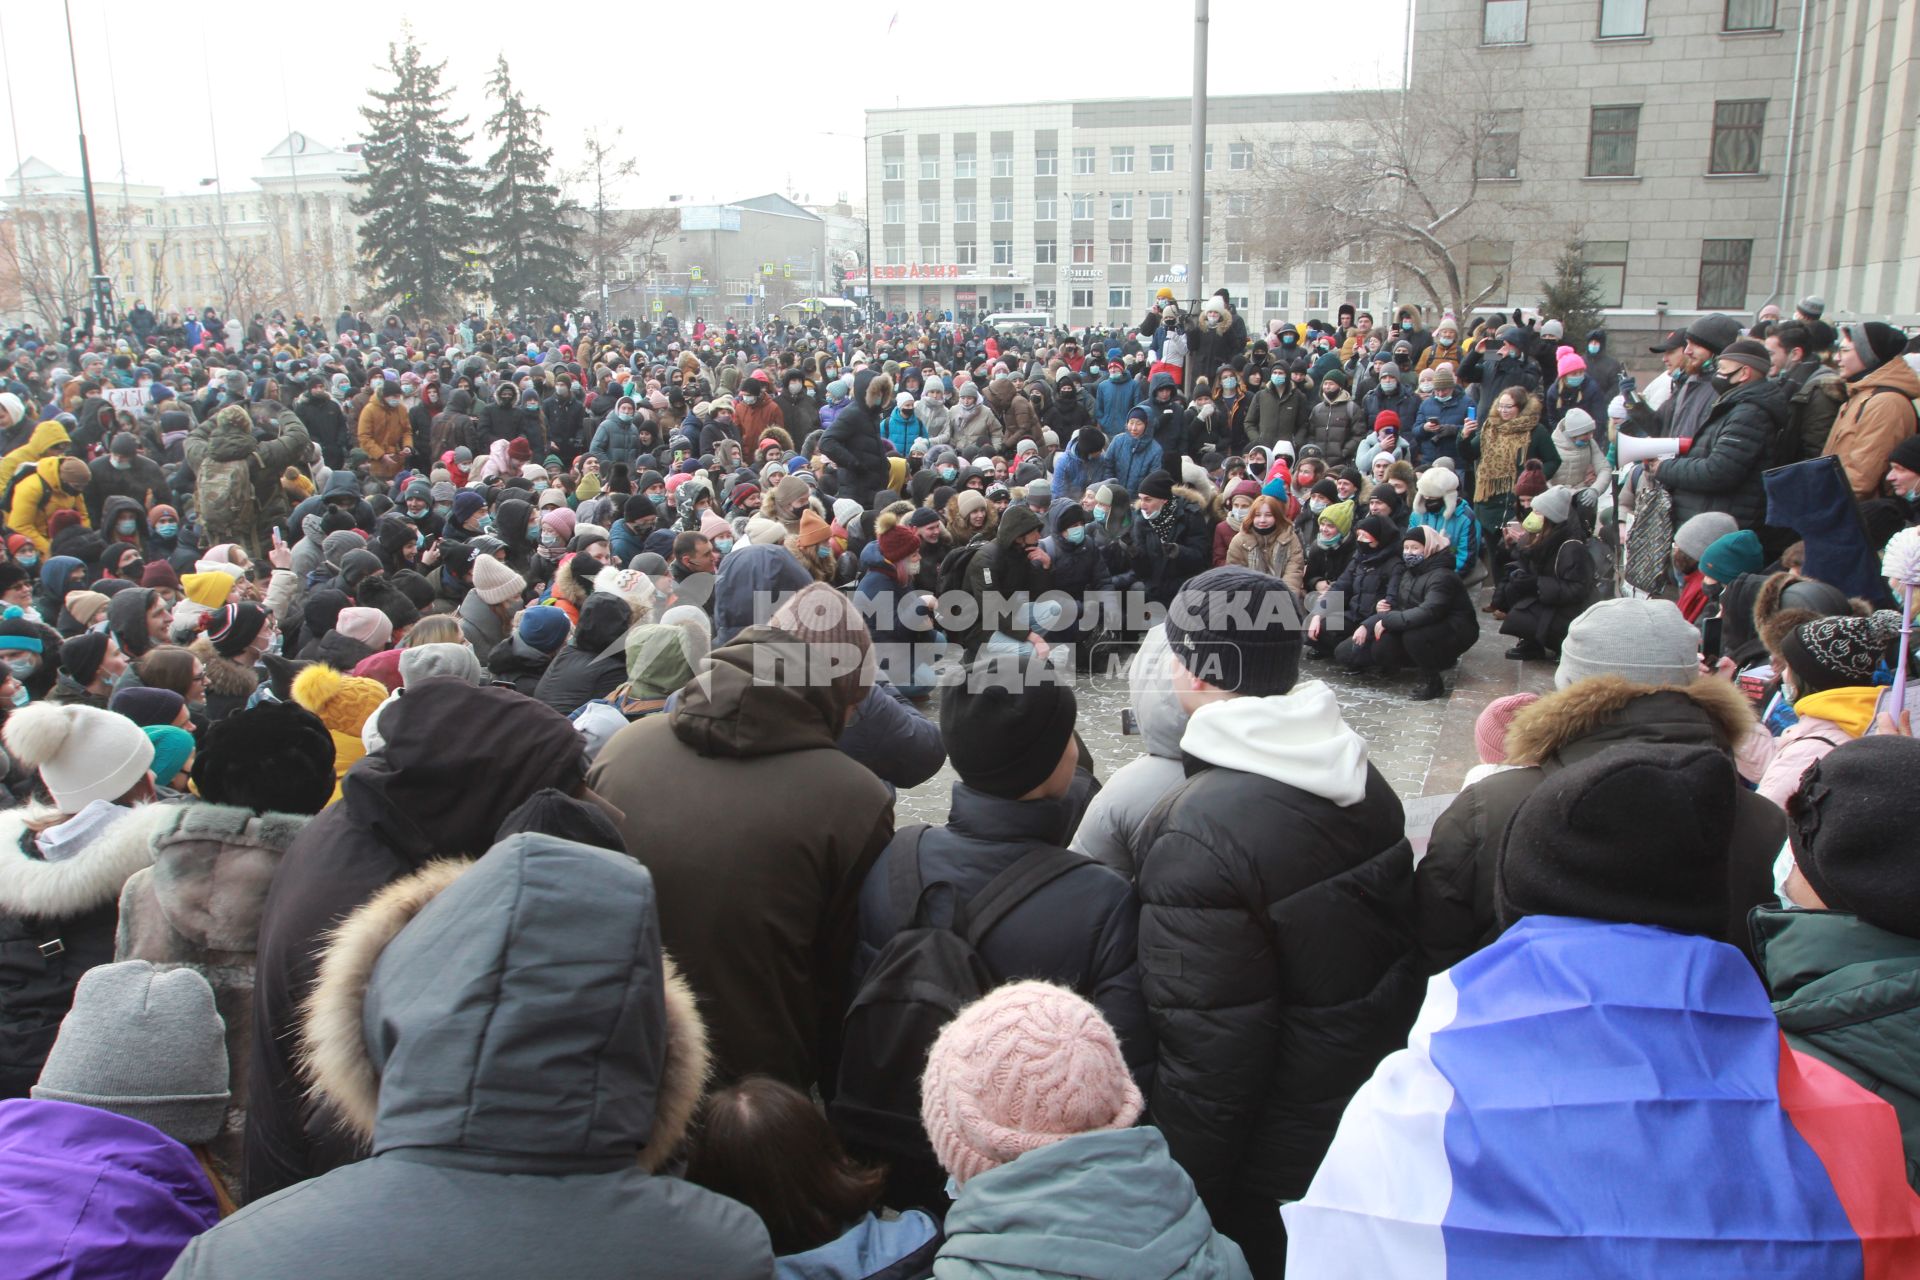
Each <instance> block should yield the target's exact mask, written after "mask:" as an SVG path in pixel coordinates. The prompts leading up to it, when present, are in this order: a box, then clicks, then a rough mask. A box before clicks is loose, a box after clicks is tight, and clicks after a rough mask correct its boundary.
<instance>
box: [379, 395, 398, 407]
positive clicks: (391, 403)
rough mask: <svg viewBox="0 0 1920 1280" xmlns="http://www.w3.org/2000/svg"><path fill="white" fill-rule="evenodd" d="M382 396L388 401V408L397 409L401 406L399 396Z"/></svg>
mask: <svg viewBox="0 0 1920 1280" xmlns="http://www.w3.org/2000/svg"><path fill="white" fill-rule="evenodd" d="M380 398H381V399H382V400H385V401H386V402H387V408H389V409H397V408H399V407H400V397H399V396H381V397H380Z"/></svg>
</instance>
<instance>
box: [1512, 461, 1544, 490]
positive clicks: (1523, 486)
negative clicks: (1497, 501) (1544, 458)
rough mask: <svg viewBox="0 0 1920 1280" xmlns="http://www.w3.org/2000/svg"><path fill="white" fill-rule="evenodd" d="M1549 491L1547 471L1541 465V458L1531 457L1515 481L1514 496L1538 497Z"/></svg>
mask: <svg viewBox="0 0 1920 1280" xmlns="http://www.w3.org/2000/svg"><path fill="white" fill-rule="evenodd" d="M1546 491H1547V473H1546V471H1545V470H1544V469H1543V468H1542V467H1541V465H1540V459H1538V458H1529V459H1527V465H1526V468H1525V469H1524V470H1522V471H1521V472H1520V475H1519V478H1518V479H1516V480H1515V481H1514V482H1513V496H1514V497H1516V498H1537V497H1539V496H1540V495H1541V494H1543V493H1545V492H1546Z"/></svg>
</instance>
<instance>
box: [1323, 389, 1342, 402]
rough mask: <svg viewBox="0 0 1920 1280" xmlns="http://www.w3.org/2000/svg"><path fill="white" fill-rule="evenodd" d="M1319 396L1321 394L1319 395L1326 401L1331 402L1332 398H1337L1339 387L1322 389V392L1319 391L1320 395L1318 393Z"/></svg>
mask: <svg viewBox="0 0 1920 1280" xmlns="http://www.w3.org/2000/svg"><path fill="white" fill-rule="evenodd" d="M1320 394H1321V395H1323V396H1325V397H1326V398H1327V399H1328V400H1332V399H1333V398H1334V397H1335V396H1337V395H1339V394H1340V388H1339V387H1327V388H1326V389H1324V390H1323V391H1321V393H1320Z"/></svg>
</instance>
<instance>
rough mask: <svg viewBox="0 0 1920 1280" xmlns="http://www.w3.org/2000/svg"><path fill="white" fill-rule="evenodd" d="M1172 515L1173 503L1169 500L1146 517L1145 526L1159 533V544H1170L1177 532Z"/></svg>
mask: <svg viewBox="0 0 1920 1280" xmlns="http://www.w3.org/2000/svg"><path fill="white" fill-rule="evenodd" d="M1173 516H1174V511H1173V504H1172V503H1171V502H1169V503H1167V504H1166V505H1165V506H1163V507H1161V508H1160V509H1159V510H1158V511H1156V512H1154V513H1153V514H1152V515H1150V516H1148V517H1147V526H1148V527H1149V528H1151V529H1152V530H1153V531H1154V532H1155V533H1157V534H1159V535H1160V545H1161V546H1163V547H1170V546H1172V545H1173V543H1174V538H1175V535H1176V534H1177V532H1178V530H1176V529H1175V528H1174V519H1173Z"/></svg>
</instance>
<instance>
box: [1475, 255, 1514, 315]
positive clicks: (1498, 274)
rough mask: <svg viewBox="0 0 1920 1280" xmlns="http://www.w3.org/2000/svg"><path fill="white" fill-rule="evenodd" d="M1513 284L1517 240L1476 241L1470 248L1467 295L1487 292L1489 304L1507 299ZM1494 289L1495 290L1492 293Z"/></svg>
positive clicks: (1478, 294)
mask: <svg viewBox="0 0 1920 1280" xmlns="http://www.w3.org/2000/svg"><path fill="white" fill-rule="evenodd" d="M1512 286H1513V242H1512V241H1510V240H1475V241H1473V243H1472V244H1470V245H1469V246H1468V248H1467V296H1468V297H1470V298H1477V297H1480V296H1481V295H1482V294H1483V293H1485V294H1486V299H1487V302H1488V303H1489V304H1492V303H1497V302H1500V301H1502V300H1504V299H1505V298H1506V296H1507V294H1508V293H1509V292H1510V291H1511V290H1512ZM1489 290H1491V292H1488V291H1489Z"/></svg>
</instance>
